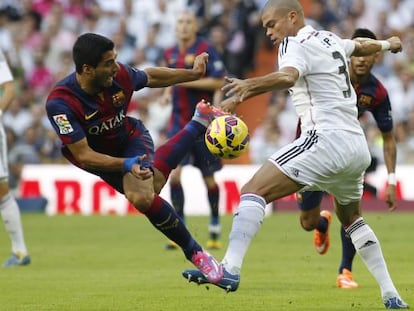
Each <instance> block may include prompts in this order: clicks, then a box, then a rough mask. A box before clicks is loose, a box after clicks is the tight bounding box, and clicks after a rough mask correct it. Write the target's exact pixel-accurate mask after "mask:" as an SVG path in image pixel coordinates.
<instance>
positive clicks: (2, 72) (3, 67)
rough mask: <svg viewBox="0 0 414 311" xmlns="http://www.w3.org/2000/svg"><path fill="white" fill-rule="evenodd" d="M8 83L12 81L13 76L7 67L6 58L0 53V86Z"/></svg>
mask: <svg viewBox="0 0 414 311" xmlns="http://www.w3.org/2000/svg"><path fill="white" fill-rule="evenodd" d="M9 81H13V75H12V73H11V70H10V67H9V65H8V64H7V61H6V57H5V56H4V54H3V53H2V52H1V51H0V84H3V83H5V82H9Z"/></svg>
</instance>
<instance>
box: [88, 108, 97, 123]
mask: <svg viewBox="0 0 414 311" xmlns="http://www.w3.org/2000/svg"><path fill="white" fill-rule="evenodd" d="M97 113H98V110H96V111H95V112H92V113H91V114H85V120H86V121H88V120H90V119H92V118H93V117H94V116H95V115H96V114H97Z"/></svg>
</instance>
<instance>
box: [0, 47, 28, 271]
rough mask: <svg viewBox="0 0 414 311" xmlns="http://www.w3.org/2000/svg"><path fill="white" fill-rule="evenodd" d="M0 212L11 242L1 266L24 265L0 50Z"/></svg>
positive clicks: (10, 95) (9, 95)
mask: <svg viewBox="0 0 414 311" xmlns="http://www.w3.org/2000/svg"><path fill="white" fill-rule="evenodd" d="M0 90H1V92H0V94H1V95H0V214H1V217H2V219H3V223H4V225H5V227H6V231H7V232H8V234H9V236H10V240H11V244H12V253H11V255H10V257H9V259H8V260H7V261H5V262H4V263H3V267H12V266H24V265H28V264H29V263H30V256H29V255H28V252H27V248H26V244H25V241H24V235H23V228H22V222H21V218H20V210H19V206H18V205H17V202H16V200H15V198H14V196H13V194H12V193H11V192H10V189H9V170H8V162H7V138H6V133H5V131H4V126H3V122H2V120H1V115H2V114H3V111H5V110H6V109H7V108H8V106H9V105H10V103H11V102H12V101H13V99H14V95H15V92H14V83H13V76H12V73H11V71H10V68H9V65H8V64H7V61H6V57H5V55H4V54H3V52H2V51H0Z"/></svg>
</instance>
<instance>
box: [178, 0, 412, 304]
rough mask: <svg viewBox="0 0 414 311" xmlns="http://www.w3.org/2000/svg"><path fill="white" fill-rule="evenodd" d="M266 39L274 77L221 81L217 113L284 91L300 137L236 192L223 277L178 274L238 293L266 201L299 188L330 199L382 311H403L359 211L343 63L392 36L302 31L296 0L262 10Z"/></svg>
mask: <svg viewBox="0 0 414 311" xmlns="http://www.w3.org/2000/svg"><path fill="white" fill-rule="evenodd" d="M262 23H263V26H264V28H265V29H266V35H267V36H268V37H269V38H270V39H271V40H272V42H273V43H274V44H275V45H278V46H279V62H278V64H279V71H276V72H273V73H270V74H268V75H265V76H262V77H256V78H251V79H246V80H240V79H234V78H227V82H228V84H227V85H226V86H224V87H223V90H224V91H225V92H226V95H227V96H229V98H228V99H226V100H225V101H223V102H222V107H223V110H227V111H231V112H232V111H234V110H235V108H236V106H237V105H238V104H239V103H241V102H243V101H244V100H246V99H248V98H251V97H254V96H256V95H259V94H262V93H265V92H269V91H274V90H284V89H288V90H289V92H290V95H291V96H292V102H293V105H294V106H295V109H296V112H297V114H298V116H299V117H300V120H301V133H302V134H301V136H300V137H299V138H298V139H296V140H295V141H294V142H293V143H291V144H289V145H287V146H285V147H283V148H281V149H280V150H278V151H277V152H275V153H274V154H273V155H272V156H271V157H270V158H269V160H268V161H267V162H266V163H264V164H263V165H262V166H261V167H260V168H259V170H258V171H257V172H256V173H255V175H254V176H253V177H252V178H251V179H250V180H249V181H248V182H247V183H246V184H245V185H244V186H243V187H242V189H241V197H240V204H239V207H238V209H237V211H236V213H235V214H234V219H233V226H232V229H231V232H230V237H229V245H228V248H227V251H226V254H225V256H224V258H223V260H222V262H221V264H222V268H223V277H222V279H221V280H220V281H218V282H210V281H209V280H208V279H207V278H206V277H204V276H203V274H202V273H200V272H199V271H197V270H185V271H184V272H183V276H184V277H186V278H187V279H188V280H189V281H193V282H196V283H199V284H202V283H212V284H214V285H217V286H219V287H221V288H223V289H225V290H226V291H235V290H237V288H238V286H239V283H240V270H241V266H242V262H243V258H244V256H245V254H246V252H247V249H248V247H249V245H250V242H251V240H252V238H253V237H254V236H255V234H256V233H257V232H258V231H259V229H260V226H261V224H262V222H263V218H264V215H265V212H264V211H265V206H266V204H267V203H269V202H272V201H274V200H277V199H280V198H282V197H284V196H287V195H289V194H292V193H295V192H301V191H304V190H323V191H326V192H328V193H330V194H332V195H333V197H334V199H335V205H336V214H337V216H338V219H339V220H340V222H341V223H342V224H343V226H344V227H345V228H346V229H345V230H346V232H347V234H348V235H349V236H350V237H351V239H352V242H353V244H354V245H355V248H356V249H357V252H358V253H359V255H360V256H361V258H362V260H363V261H364V263H365V265H366V266H367V267H368V269H369V271H370V272H371V273H372V275H373V276H374V278H375V279H376V280H377V282H378V284H379V286H380V289H381V296H382V299H383V303H384V305H385V307H386V308H387V309H408V305H407V304H406V303H405V302H404V301H403V300H402V299H401V297H400V295H399V293H398V291H397V289H396V288H395V286H394V284H393V282H392V280H391V277H390V275H389V273H388V270H387V265H386V263H385V260H384V258H383V255H382V251H381V247H380V244H379V241H378V239H377V237H376V236H375V234H374V232H373V231H372V229H371V228H370V227H369V226H368V224H366V223H365V221H364V219H363V218H362V216H361V212H360V200H361V197H362V190H363V175H364V172H365V169H366V168H367V167H368V165H369V163H370V159H371V158H370V153H369V150H368V146H367V142H366V138H365V136H364V133H363V130H362V128H361V126H360V124H359V121H358V118H357V107H356V94H355V91H354V90H353V88H352V86H351V82H350V79H349V71H348V64H347V58H348V57H350V56H351V55H353V56H363V55H370V54H373V53H376V52H379V51H386V50H390V51H392V52H399V51H401V49H402V46H401V41H400V39H399V38H397V37H392V38H389V39H388V40H386V41H377V40H366V41H364V42H357V41H353V40H349V39H341V38H339V37H338V36H336V35H335V34H333V33H331V32H327V31H317V30H315V29H314V28H312V27H311V26H307V25H305V21H304V15H303V10H302V7H301V5H300V4H299V2H298V1H297V0H269V1H268V2H267V4H266V5H265V7H264V9H263V14H262Z"/></svg>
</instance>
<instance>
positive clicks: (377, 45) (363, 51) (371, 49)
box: [352, 37, 402, 56]
mask: <svg viewBox="0 0 414 311" xmlns="http://www.w3.org/2000/svg"><path fill="white" fill-rule="evenodd" d="M354 41H355V50H354V52H353V53H352V56H366V55H371V54H374V53H377V52H381V51H387V50H389V51H391V52H393V53H397V52H401V51H402V43H401V40H400V38H398V37H391V38H388V39H387V40H374V39H370V38H355V39H354ZM384 44H385V45H384Z"/></svg>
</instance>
